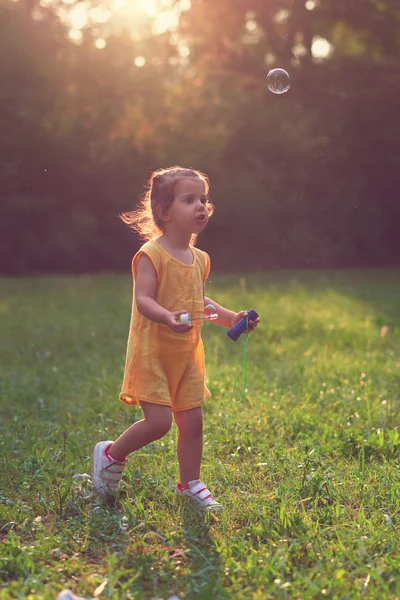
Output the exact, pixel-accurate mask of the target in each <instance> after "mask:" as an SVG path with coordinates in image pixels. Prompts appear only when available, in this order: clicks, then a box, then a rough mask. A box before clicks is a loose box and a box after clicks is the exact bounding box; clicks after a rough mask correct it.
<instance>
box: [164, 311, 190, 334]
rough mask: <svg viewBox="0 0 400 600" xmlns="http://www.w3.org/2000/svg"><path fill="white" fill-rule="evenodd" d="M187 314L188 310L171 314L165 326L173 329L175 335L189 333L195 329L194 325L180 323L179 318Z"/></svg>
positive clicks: (167, 317)
mask: <svg viewBox="0 0 400 600" xmlns="http://www.w3.org/2000/svg"><path fill="white" fill-rule="evenodd" d="M187 312H188V311H187V310H177V311H175V312H171V313H169V314H168V315H167V316H166V318H165V325H167V326H168V327H169V328H170V329H172V331H175V333H187V332H188V331H190V330H191V329H193V325H187V324H186V323H180V322H179V317H180V316H181V315H184V314H185V313H187Z"/></svg>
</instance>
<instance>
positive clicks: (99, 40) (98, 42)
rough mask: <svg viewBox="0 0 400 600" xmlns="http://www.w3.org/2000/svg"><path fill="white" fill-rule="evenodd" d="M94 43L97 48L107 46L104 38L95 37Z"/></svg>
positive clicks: (100, 48)
mask: <svg viewBox="0 0 400 600" xmlns="http://www.w3.org/2000/svg"><path fill="white" fill-rule="evenodd" d="M94 45H95V46H96V48H98V49H99V50H103V49H104V48H105V47H106V46H107V42H106V40H105V39H104V38H97V40H96V41H95V43H94Z"/></svg>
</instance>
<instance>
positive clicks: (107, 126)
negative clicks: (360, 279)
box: [0, 0, 400, 274]
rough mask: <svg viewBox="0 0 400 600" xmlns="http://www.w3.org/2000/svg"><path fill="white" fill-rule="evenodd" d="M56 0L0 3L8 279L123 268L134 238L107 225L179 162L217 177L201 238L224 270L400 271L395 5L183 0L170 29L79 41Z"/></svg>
mask: <svg viewBox="0 0 400 600" xmlns="http://www.w3.org/2000/svg"><path fill="white" fill-rule="evenodd" d="M94 4H97V5H102V3H101V2H96V3H94ZM60 5H63V3H62V2H61V3H60V2H58V1H57V2H56V1H54V2H53V3H52V4H50V5H48V6H41V5H40V4H39V3H37V2H32V1H29V2H27V1H26V2H22V1H21V0H20V1H19V2H11V1H9V0H1V3H0V108H1V111H0V114H1V119H0V132H1V135H0V184H1V192H0V193H1V206H2V221H1V226H0V258H1V261H0V262H1V270H2V272H6V273H13V274H18V273H19V274H22V273H26V272H30V273H35V272H44V271H74V272H85V271H91V270H93V271H95V270H104V269H121V268H122V269H124V268H126V265H128V264H129V262H130V257H131V255H132V253H133V252H134V251H135V249H136V248H137V247H138V241H137V240H136V239H135V238H134V237H132V235H130V233H129V232H127V231H125V230H124V226H123V225H122V223H120V222H119V221H118V219H117V215H118V213H119V212H121V211H123V210H128V209H130V208H131V207H132V206H133V205H134V203H135V202H136V201H137V200H138V198H139V197H140V196H141V194H142V193H143V191H144V186H145V184H146V181H147V179H148V176H149V175H150V172H151V171H152V170H153V169H155V168H158V167H161V166H166V165H171V164H176V163H178V164H183V165H187V166H194V167H196V168H199V169H202V170H204V171H206V172H207V173H209V174H210V176H211V183H212V197H213V198H212V199H213V201H214V204H215V205H216V207H217V211H216V215H215V217H214V218H213V221H212V223H211V224H210V226H209V228H208V230H207V231H206V233H205V234H204V236H203V238H202V241H201V243H202V244H203V247H205V248H206V249H208V250H210V251H212V252H213V253H214V255H215V257H214V264H215V265H216V266H217V267H219V268H220V269H232V268H236V267H237V266H243V267H244V266H245V265H252V267H253V268H264V267H276V266H278V267H279V266H280V267H282V266H284V267H290V266H292V267H304V266H306V267H307V266H308V267H309V266H327V267H334V266H351V265H382V264H391V265H398V264H399V260H400V241H399V236H398V235H397V230H396V222H397V221H398V219H399V218H400V214H399V210H400V209H399V203H398V202H397V201H396V190H397V189H398V187H399V184H400V181H399V170H398V168H397V165H398V162H399V159H400V147H399V140H400V130H399V123H400V120H399V119H398V102H397V98H398V93H399V81H398V77H397V70H398V65H399V62H398V61H399V58H398V57H399V56H400V54H399V53H398V47H399V31H400V29H399V26H398V25H399V19H400V16H399V8H398V6H397V3H396V2H395V1H394V0H393V1H390V0H386V1H383V0H380V2H373V1H372V0H370V1H369V2H368V3H365V2H362V3H361V1H360V2H359V1H357V2H352V3H347V2H337V1H335V2H334V1H333V0H321V1H320V2H315V8H314V10H307V9H306V8H305V5H304V3H303V2H298V1H297V0H296V1H294V0H293V1H290V2H289V0H274V1H273V2H264V1H261V0H240V1H239V0H236V1H235V2H233V3H232V0H229V1H228V0H221V1H219V2H218V3H216V2H214V1H213V0H212V1H211V0H202V1H201V2H200V1H199V0H193V1H192V6H191V8H190V10H187V11H183V12H182V13H181V18H180V24H179V29H178V31H177V32H170V33H169V32H166V33H163V34H158V35H151V34H150V33H149V32H150V31H151V27H150V24H147V25H146V23H143V25H142V29H141V31H142V36H141V37H140V36H139V37H138V36H136V35H135V36H133V35H132V32H130V31H129V28H128V27H127V26H125V27H124V28H121V27H119V28H118V27H117V25H116V23H114V21H113V22H110V23H106V24H104V25H101V26H100V25H98V26H96V27H94V26H93V27H87V28H86V29H84V31H83V39H82V42H81V43H80V44H76V43H73V42H72V41H71V40H70V39H69V38H68V31H67V28H66V26H65V24H64V23H63V22H62V21H60V19H59V17H58V13H57V9H58V8H59V6H60ZM64 7H65V5H64ZM232 7H233V8H232ZM221 23H223V28H221ZM99 35H104V36H105V38H106V41H107V45H106V47H105V48H104V49H103V50H99V49H98V48H96V47H95V45H94V41H95V40H96V39H97V37H98V36H99ZM318 36H320V37H322V38H326V39H327V40H328V41H329V42H330V43H331V44H332V45H333V48H334V52H333V54H332V56H331V57H329V58H327V59H325V60H321V59H320V60H317V59H313V58H312V43H313V40H315V39H316V37H318ZM182 47H184V48H186V49H188V51H189V56H186V54H185V53H183V54H182V55H181V53H180V48H182ZM137 56H144V57H145V59H146V64H145V65H144V66H143V67H138V66H136V64H135V62H134V58H135V57H137ZM276 64H279V65H281V66H284V67H286V68H287V69H288V70H289V71H290V74H291V78H292V87H291V90H290V91H289V93H288V94H287V95H285V96H281V97H276V96H274V95H273V94H271V93H270V92H269V91H268V90H267V89H266V86H265V74H266V72H267V70H268V69H269V68H270V67H271V66H274V65H276ZM244 214H246V218H243V215H244ZM233 232H238V238H239V239H240V244H237V245H236V247H235V248H233V249H230V250H229V252H224V251H222V248H224V247H226V246H227V245H228V244H229V245H230V240H231V236H232V233H233ZM235 235H236V233H235Z"/></svg>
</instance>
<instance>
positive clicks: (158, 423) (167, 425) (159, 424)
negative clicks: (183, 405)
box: [151, 413, 172, 439]
mask: <svg viewBox="0 0 400 600" xmlns="http://www.w3.org/2000/svg"><path fill="white" fill-rule="evenodd" d="M171 425H172V414H171V413H169V414H168V413H165V414H163V415H159V417H158V418H157V419H154V420H153V421H152V422H151V426H152V429H153V431H154V433H155V435H156V436H157V437H156V439H160V438H162V437H164V435H166V434H167V433H168V432H169V430H170V429H171Z"/></svg>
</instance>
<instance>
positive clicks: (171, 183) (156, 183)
mask: <svg viewBox="0 0 400 600" xmlns="http://www.w3.org/2000/svg"><path fill="white" fill-rule="evenodd" d="M194 177H198V178H199V179H201V181H202V182H203V183H204V187H205V192H206V196H207V204H206V207H207V210H208V214H209V216H211V215H212V214H213V212H214V205H213V204H212V203H211V202H210V200H209V198H208V192H209V189H210V182H209V180H208V177H207V175H205V174H204V173H201V172H200V171H195V170H194V169H185V168H183V167H169V168H167V169H159V170H158V171H154V173H152V175H151V177H150V179H149V182H148V187H147V192H146V194H145V195H144V196H143V198H142V199H141V201H140V204H139V206H138V208H137V209H136V210H132V211H129V212H125V213H122V214H121V215H120V218H121V219H122V221H123V222H124V223H126V224H127V225H128V227H130V228H131V229H133V230H134V231H136V232H137V233H138V234H139V236H140V237H141V238H142V239H143V240H145V241H146V242H147V241H148V240H151V239H153V238H154V237H158V236H159V235H161V234H162V233H163V221H162V219H161V215H162V213H163V212H165V211H167V210H168V209H169V207H170V206H171V204H172V203H173V201H174V192H175V186H176V184H177V183H178V182H179V181H181V180H182V179H187V178H194ZM196 238H197V235H196V234H193V235H192V238H191V240H190V241H191V243H192V244H193V245H194V244H195V243H196Z"/></svg>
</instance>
